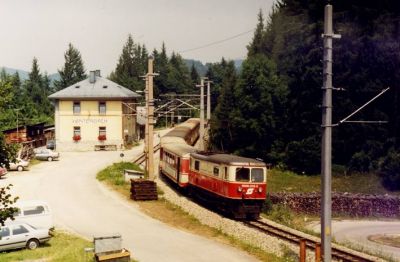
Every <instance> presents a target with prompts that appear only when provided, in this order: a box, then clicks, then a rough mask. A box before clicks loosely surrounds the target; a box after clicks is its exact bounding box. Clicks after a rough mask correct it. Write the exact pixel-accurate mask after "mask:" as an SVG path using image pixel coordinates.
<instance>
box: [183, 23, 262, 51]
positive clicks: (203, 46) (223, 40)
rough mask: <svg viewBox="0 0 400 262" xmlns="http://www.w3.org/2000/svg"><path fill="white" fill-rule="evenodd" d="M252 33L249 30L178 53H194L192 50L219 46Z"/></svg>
mask: <svg viewBox="0 0 400 262" xmlns="http://www.w3.org/2000/svg"><path fill="white" fill-rule="evenodd" d="M253 31H254V29H251V30H248V31H246V32H242V33H240V34H237V35H234V36H230V37H228V38H225V39H222V40H218V41H215V42H212V43H209V44H205V45H202V46H198V47H194V48H190V49H186V50H182V51H180V52H179V53H186V52H190V51H194V50H197V49H201V48H205V47H209V46H212V45H216V44H220V43H223V42H226V41H229V40H232V39H235V38H237V37H239V36H242V35H246V34H248V33H250V32H253Z"/></svg>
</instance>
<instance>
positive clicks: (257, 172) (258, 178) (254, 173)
mask: <svg viewBox="0 0 400 262" xmlns="http://www.w3.org/2000/svg"><path fill="white" fill-rule="evenodd" d="M263 181H264V170H263V169H262V168H252V169H251V182H263Z"/></svg>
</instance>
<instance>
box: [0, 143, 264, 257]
mask: <svg viewBox="0 0 400 262" xmlns="http://www.w3.org/2000/svg"><path fill="white" fill-rule="evenodd" d="M141 151H142V146H139V147H136V148H134V149H133V150H129V151H124V154H125V157H124V159H125V160H130V159H132V158H133V157H134V156H135V155H137V154H138V153H139V152H141ZM120 153H121V152H120V151H117V152H116V151H109V152H64V153H62V155H61V157H60V161H53V162H42V163H40V164H38V165H36V166H33V167H31V170H30V171H25V172H9V174H8V175H7V176H6V177H5V178H4V179H1V180H0V185H6V184H9V183H12V184H14V187H13V190H12V193H13V194H14V195H18V196H20V198H21V199H38V200H44V201H47V202H48V203H49V205H50V207H51V208H52V211H53V214H54V218H55V223H56V227H58V228H63V229H67V230H69V231H72V232H74V233H77V234H79V235H81V236H83V237H85V238H87V239H90V240H91V239H92V237H93V236H106V235H109V234H115V233H118V234H121V236H122V239H123V246H124V247H125V248H127V249H129V250H130V251H131V254H132V255H133V257H134V258H135V259H138V260H139V261H173V262H176V261H207V262H210V261H218V262H220V261H230V262H234V261H238V262H239V261H256V259H255V258H253V257H251V256H249V255H248V254H246V253H244V252H241V251H239V250H237V249H234V248H232V247H230V246H227V245H224V244H221V243H217V242H215V241H212V240H209V239H206V238H203V237H199V236H196V235H193V234H190V233H187V232H184V231H181V230H177V229H176V228H173V227H170V226H168V225H165V224H163V223H161V222H159V221H157V220H154V219H152V218H150V217H148V216H146V215H144V214H143V213H141V212H140V211H139V210H138V208H137V206H136V205H135V203H134V202H133V201H132V202H131V201H127V200H124V199H122V198H121V197H120V196H119V195H117V194H116V193H114V192H111V191H109V190H108V189H107V188H105V187H104V186H103V185H102V184H101V183H99V182H97V180H96V179H95V176H96V173H97V172H98V171H99V170H101V169H103V168H104V167H106V166H108V165H110V164H112V163H113V162H118V161H121V158H120V156H119V154H120ZM82 253H83V251H82Z"/></svg>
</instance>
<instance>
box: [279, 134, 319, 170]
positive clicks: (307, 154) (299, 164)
mask: <svg viewBox="0 0 400 262" xmlns="http://www.w3.org/2000/svg"><path fill="white" fill-rule="evenodd" d="M286 151H287V152H286V164H287V166H288V168H289V169H291V170H292V171H294V172H296V173H301V174H310V175H313V174H319V173H320V172H321V149H320V141H317V138H316V137H309V138H306V139H303V140H301V141H293V142H290V143H289V144H288V147H287V150H286Z"/></svg>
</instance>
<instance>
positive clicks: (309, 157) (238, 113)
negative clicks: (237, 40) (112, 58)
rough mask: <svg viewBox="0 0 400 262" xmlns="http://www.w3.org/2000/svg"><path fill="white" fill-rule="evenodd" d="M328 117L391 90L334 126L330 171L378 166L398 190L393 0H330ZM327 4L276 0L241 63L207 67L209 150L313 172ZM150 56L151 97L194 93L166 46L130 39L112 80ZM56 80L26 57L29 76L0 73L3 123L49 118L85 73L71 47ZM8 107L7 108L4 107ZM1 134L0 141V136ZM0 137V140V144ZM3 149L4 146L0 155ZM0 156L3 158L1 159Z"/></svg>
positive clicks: (399, 125)
mask: <svg viewBox="0 0 400 262" xmlns="http://www.w3.org/2000/svg"><path fill="white" fill-rule="evenodd" d="M330 2H331V4H332V5H333V8H334V17H333V19H334V23H333V24H334V31H335V33H337V34H340V35H341V39H337V40H334V43H333V62H334V64H333V84H334V87H335V88H336V89H338V91H335V92H334V94H333V98H334V108H333V123H338V122H339V121H340V120H341V119H343V118H344V117H346V116H347V115H349V114H350V113H352V112H354V111H355V110H356V109H357V108H359V107H360V106H361V105H363V104H364V103H365V102H367V101H368V100H370V99H371V98H372V97H374V96H375V95H377V94H378V93H379V92H381V91H382V90H383V89H385V88H387V87H390V90H389V91H388V92H387V93H385V94H384V95H383V96H381V97H380V98H379V99H377V100H376V101H374V102H373V103H371V104H370V105H369V106H368V107H366V108H365V109H363V110H362V111H360V112H359V113H357V114H356V115H354V116H353V117H352V118H351V120H355V121H358V120H363V121H387V123H385V124H366V123H343V124H341V125H339V126H337V127H335V128H334V129H333V164H334V166H333V168H334V169H337V170H340V171H341V172H343V173H352V172H359V173H364V172H375V173H379V174H380V175H381V176H382V181H383V183H384V185H385V186H386V187H387V188H389V189H392V190H398V189H400V145H399V138H400V115H399V104H400V94H399V92H400V86H399V85H400V81H399V80H400V79H399V78H400V73H399V68H400V3H399V2H398V1H396V0H382V1H370V0H368V1H360V0H332V1H330ZM324 5H325V1H319V0H279V1H276V3H275V4H274V7H273V9H272V11H271V12H269V13H265V12H262V10H261V11H260V13H259V14H258V23H257V25H255V30H254V35H253V39H252V41H251V42H250V43H249V44H248V46H247V51H248V53H247V58H246V59H245V61H244V62H243V64H242V67H241V70H240V71H238V70H237V69H236V68H235V65H234V62H233V61H228V60H226V59H224V58H222V59H221V61H220V62H218V63H209V64H207V65H206V66H207V72H206V74H205V75H206V76H207V77H209V79H211V80H212V81H213V85H212V108H213V114H212V122H211V130H210V138H211V145H210V150H216V151H224V152H229V153H234V154H238V155H242V156H248V157H254V158H261V159H263V160H264V161H265V162H267V163H270V164H272V165H274V166H276V167H279V168H283V169H289V170H292V171H294V172H296V173H299V174H307V175H314V174H319V173H320V150H321V149H320V144H321V101H322V91H321V87H322V57H323V48H322V47H323V45H322V44H323V42H322V38H321V34H322V33H323V10H324ZM149 55H152V56H153V57H154V59H155V63H154V64H155V71H156V72H158V73H159V74H160V75H159V76H158V77H156V78H155V95H156V96H158V95H160V94H165V93H178V94H187V93H197V92H198V90H197V89H195V84H196V83H198V82H199V77H200V75H199V73H198V72H197V70H196V68H195V67H194V65H192V66H191V67H189V68H188V67H187V66H186V64H185V62H184V59H183V58H182V57H181V56H180V55H179V54H178V53H176V52H172V54H171V55H170V56H169V55H167V50H166V45H165V44H162V46H161V48H160V50H156V49H155V50H153V51H148V50H147V48H146V46H145V45H144V44H140V43H136V42H135V41H134V39H133V38H132V37H131V36H129V37H128V39H127V41H126V43H125V44H124V45H123V48H122V52H121V55H120V57H119V59H118V61H117V64H116V66H115V70H114V71H113V72H112V73H111V74H110V75H109V76H108V78H109V79H111V80H113V81H115V82H117V83H119V84H121V85H122V86H125V87H127V88H129V89H131V90H143V89H144V82H143V80H142V78H141V76H142V75H143V74H144V73H145V72H146V71H147V70H146V68H147V58H148V56H149ZM64 58H65V63H64V65H62V67H61V69H60V70H59V74H60V77H61V79H60V80H58V81H56V82H54V84H50V81H49V79H48V76H47V75H46V74H43V73H41V72H40V69H39V61H37V59H36V58H34V59H33V62H32V69H31V72H30V74H29V79H27V80H25V81H21V80H20V78H19V76H18V74H15V75H7V74H6V73H5V72H4V71H3V72H1V73H0V95H1V96H0V97H1V99H0V113H1V114H0V123H1V124H2V129H3V130H4V129H6V128H10V127H14V126H15V124H16V123H15V119H16V114H18V115H19V119H20V121H21V122H29V121H33V122H38V121H46V122H49V123H51V122H52V121H53V120H52V117H53V107H52V105H51V104H50V102H49V101H48V99H47V96H48V95H49V94H51V93H52V92H54V91H57V90H60V89H62V88H65V87H67V86H69V85H71V84H73V83H75V82H77V81H79V80H81V79H84V78H85V77H86V69H85V67H84V63H83V59H82V57H81V55H80V53H79V51H78V49H77V48H75V47H74V46H73V45H72V44H69V46H68V49H67V51H66V52H65V54H64ZM9 105H12V107H10V106H9ZM0 140H1V138H0ZM0 142H1V141H0ZM0 153H1V152H0ZM0 158H1V156H0Z"/></svg>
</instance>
